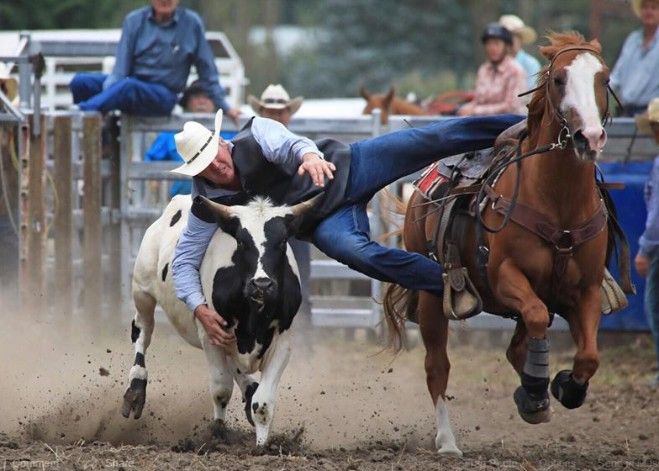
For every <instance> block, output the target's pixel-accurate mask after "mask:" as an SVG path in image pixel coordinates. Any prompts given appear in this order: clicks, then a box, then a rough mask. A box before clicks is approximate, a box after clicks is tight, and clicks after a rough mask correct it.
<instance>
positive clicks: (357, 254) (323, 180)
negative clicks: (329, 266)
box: [172, 110, 523, 345]
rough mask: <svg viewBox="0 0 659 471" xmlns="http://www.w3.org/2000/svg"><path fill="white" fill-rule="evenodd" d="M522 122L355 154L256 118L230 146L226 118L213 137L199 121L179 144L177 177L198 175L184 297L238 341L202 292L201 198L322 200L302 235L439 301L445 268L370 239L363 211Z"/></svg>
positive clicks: (185, 249)
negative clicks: (402, 182) (221, 134)
mask: <svg viewBox="0 0 659 471" xmlns="http://www.w3.org/2000/svg"><path fill="white" fill-rule="evenodd" d="M522 118H523V117H522V116H517V115H498V116H487V117H485V116H483V117H469V118H453V119H447V120H443V121H439V122H436V123H433V124H430V125H428V126H425V127H420V128H412V129H404V130H401V131H397V132H393V133H390V134H386V135H382V136H378V137H375V138H371V139H366V140H362V141H357V142H355V143H353V144H351V145H350V146H348V145H345V144H342V143H340V142H338V141H335V140H332V139H324V140H321V141H318V142H317V143H315V142H313V141H311V140H309V139H307V138H305V137H302V136H298V135H295V134H293V133H291V132H290V131H289V130H288V129H286V127H285V126H283V125H282V124H281V123H278V122H276V121H273V120H271V119H267V118H261V117H258V116H257V117H254V118H252V119H251V120H250V121H249V122H248V123H247V124H246V125H245V127H244V128H243V129H242V130H241V131H240V132H239V133H238V134H237V135H236V137H235V138H234V139H233V140H232V141H231V142H225V141H223V140H221V139H219V138H218V136H217V133H218V131H219V130H220V127H221V124H222V112H221V110H220V111H218V113H217V115H216V118H215V131H214V132H211V131H210V130H208V129H206V128H205V127H204V126H203V125H201V124H199V123H196V122H187V123H185V125H184V127H183V131H182V132H180V133H178V134H176V136H175V140H176V147H177V149H178V152H179V154H181V156H182V157H183V160H184V161H185V163H184V164H183V165H181V166H180V167H178V168H177V169H175V170H174V172H177V173H180V174H183V175H189V176H192V177H193V182H192V196H193V198H194V199H193V204H192V208H191V212H190V216H189V218H188V223H187V227H186V229H185V230H184V231H183V233H182V234H181V237H180V239H179V241H178V244H177V246H176V252H175V255H174V260H173V261H172V273H173V277H174V286H175V289H176V294H177V296H178V297H179V299H181V300H182V301H184V302H185V303H186V305H187V306H188V307H189V309H190V310H191V311H193V312H194V315H195V316H196V317H197V319H199V321H200V322H201V324H202V325H203V326H204V328H205V330H206V332H207V333H208V336H209V339H210V341H211V343H213V344H215V345H228V344H230V343H231V342H233V341H234V340H235V338H234V336H233V334H232V333H231V332H230V331H225V330H224V327H226V322H225V321H224V319H222V317H221V316H220V315H219V314H218V313H217V312H215V311H214V310H213V309H212V307H210V306H209V305H208V303H207V301H206V299H205V298H204V296H203V294H202V290H201V283H200V278H199V267H200V265H201V261H202V259H203V257H204V253H205V252H206V248H207V247H208V243H209V241H210V239H211V237H212V236H213V234H214V232H215V230H216V228H217V225H216V223H215V220H214V218H213V217H212V215H211V214H210V212H209V211H208V209H206V207H205V205H204V204H203V202H202V201H201V200H200V199H199V198H196V196H198V195H204V196H206V197H208V198H210V199H214V200H216V201H218V202H220V203H223V204H228V205H231V204H238V203H244V202H245V201H247V200H248V199H250V198H252V197H254V196H255V195H264V196H268V197H269V198H270V199H271V200H273V202H274V203H276V204H294V203H298V202H300V201H303V200H307V199H309V198H310V197H312V196H314V195H317V194H319V193H323V195H322V196H321V197H320V200H319V201H317V202H316V204H315V205H314V208H313V209H312V210H311V211H309V212H308V213H307V215H306V216H305V220H303V221H302V223H301V226H300V228H299V230H298V235H300V236H303V237H305V238H308V239H309V240H311V241H312V242H313V243H314V245H316V247H318V248H319V249H320V250H322V251H323V252H324V253H326V254H327V255H328V256H330V257H332V258H334V259H336V260H338V261H339V262H342V263H345V264H346V265H348V266H350V267H351V268H353V269H355V270H357V271H359V272H361V273H364V274H365V275H367V276H370V277H372V278H376V279H379V280H382V281H387V282H395V283H398V284H401V285H402V286H404V287H406V288H411V289H417V290H427V291H429V292H431V293H434V294H436V295H438V296H441V293H442V289H441V282H440V280H441V274H442V269H441V267H440V265H439V264H437V263H436V262H434V261H433V260H431V259H429V258H427V257H424V256H422V255H420V254H417V253H410V252H406V251H404V250H400V249H397V248H392V247H383V246H381V245H379V244H377V243H376V242H374V241H372V240H370V237H369V226H368V216H367V214H366V205H367V204H368V202H369V200H370V199H371V198H372V196H373V195H374V194H375V193H376V192H377V191H379V190H380V189H382V188H383V187H385V186H386V185H388V184H389V183H391V182H393V181H395V180H397V179H399V178H401V177H402V176H404V175H409V174H411V173H414V172H416V171H418V170H421V169H422V168H423V167H425V166H427V165H428V164H430V163H432V162H434V161H436V160H438V159H441V158H443V157H447V156H449V155H454V154H460V153H463V152H467V151H471V150H477V149H483V148H486V147H489V146H491V145H492V144H493V143H494V139H495V138H496V136H497V135H498V134H499V133H500V132H501V131H503V130H504V129H506V128H508V127H509V126H511V125H513V124H515V123H517V122H519V121H520V120H521V119H522Z"/></svg>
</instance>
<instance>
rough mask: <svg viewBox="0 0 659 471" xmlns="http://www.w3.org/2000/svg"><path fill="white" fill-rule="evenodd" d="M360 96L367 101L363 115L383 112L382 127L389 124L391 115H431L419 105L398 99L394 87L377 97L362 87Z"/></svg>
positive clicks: (381, 117)
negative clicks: (375, 110) (376, 110)
mask: <svg viewBox="0 0 659 471" xmlns="http://www.w3.org/2000/svg"><path fill="white" fill-rule="evenodd" d="M359 94H360V95H361V96H362V98H364V100H366V106H365V107H364V110H363V111H362V114H371V113H373V110H374V109H379V110H381V114H380V124H382V125H385V124H387V123H388V122H389V115H397V114H398V115H408V116H419V115H428V114H429V113H428V112H427V111H425V110H424V109H423V108H421V107H420V106H419V105H417V104H414V103H411V102H409V101H407V100H403V99H402V98H400V97H397V96H396V90H395V89H394V87H390V88H389V91H388V92H387V93H384V94H376V95H374V94H371V93H370V92H369V91H368V90H367V89H366V87H360V89H359Z"/></svg>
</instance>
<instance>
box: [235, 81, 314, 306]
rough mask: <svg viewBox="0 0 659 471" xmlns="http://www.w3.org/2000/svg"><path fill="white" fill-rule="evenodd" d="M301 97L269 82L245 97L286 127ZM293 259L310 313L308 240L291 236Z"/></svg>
mask: <svg viewBox="0 0 659 471" xmlns="http://www.w3.org/2000/svg"><path fill="white" fill-rule="evenodd" d="M303 100H304V98H303V97H301V96H298V97H295V98H293V99H291V97H290V96H289V94H288V92H287V91H286V89H285V88H284V87H282V86H281V85H279V84H277V85H273V84H270V85H268V86H267V87H266V89H265V90H263V93H261V99H258V98H256V97H255V96H254V95H249V96H248V97H247V102H248V103H249V105H250V106H251V107H252V109H253V110H254V112H255V113H256V114H257V115H258V116H260V117H262V118H270V119H272V120H274V121H278V122H280V123H281V124H283V125H284V126H286V127H288V123H289V122H290V120H291V117H292V116H293V115H294V114H295V112H296V111H297V110H299V109H300V106H302V101H303ZM288 242H289V244H290V245H291V248H292V249H293V254H294V255H295V260H296V261H297V265H298V268H299V270H300V287H301V290H302V305H301V306H300V310H301V312H303V313H305V314H310V313H311V301H310V292H309V283H310V281H309V280H310V278H311V247H310V244H309V243H308V242H304V241H302V240H299V239H296V238H291V239H290V240H289V241H288Z"/></svg>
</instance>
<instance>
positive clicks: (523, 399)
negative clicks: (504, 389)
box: [513, 386, 551, 424]
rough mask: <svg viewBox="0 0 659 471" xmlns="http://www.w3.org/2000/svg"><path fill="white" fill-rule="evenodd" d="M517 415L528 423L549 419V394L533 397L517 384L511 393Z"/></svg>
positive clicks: (538, 422)
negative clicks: (513, 392) (512, 393)
mask: <svg viewBox="0 0 659 471" xmlns="http://www.w3.org/2000/svg"><path fill="white" fill-rule="evenodd" d="M513 399H515V404H517V412H519V416H520V417H521V418H522V419H524V421H525V422H528V423H529V424H541V423H543V422H549V421H550V420H551V411H550V410H549V394H547V393H546V392H545V394H544V397H533V396H531V395H529V393H527V392H526V390H525V389H524V388H523V387H522V386H518V387H517V389H516V390H515V394H514V395H513Z"/></svg>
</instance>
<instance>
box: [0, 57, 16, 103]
mask: <svg viewBox="0 0 659 471" xmlns="http://www.w3.org/2000/svg"><path fill="white" fill-rule="evenodd" d="M9 72H10V67H8V66H7V64H5V63H4V62H0V92H2V94H3V95H4V96H5V97H7V101H9V104H11V105H12V106H13V107H14V108H16V107H18V83H17V82H16V79H15V78H14V77H12V76H11V75H9ZM2 108H4V106H3V105H2V102H0V109H2Z"/></svg>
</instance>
